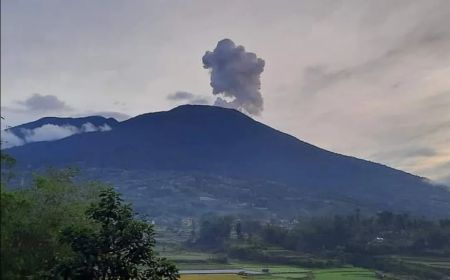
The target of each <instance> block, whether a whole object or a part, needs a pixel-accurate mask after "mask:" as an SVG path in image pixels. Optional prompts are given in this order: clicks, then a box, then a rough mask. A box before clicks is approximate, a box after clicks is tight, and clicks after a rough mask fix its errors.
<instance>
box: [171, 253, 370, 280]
mask: <svg viewBox="0 0 450 280" xmlns="http://www.w3.org/2000/svg"><path fill="white" fill-rule="evenodd" d="M165 256H166V257H168V258H169V259H172V260H174V261H175V262H176V264H177V267H178V268H179V269H180V270H181V271H182V272H183V273H186V270H191V272H190V273H189V274H182V275H181V279H182V280H194V279H198V280H225V279H230V280H238V279H254V280H294V279H303V280H308V279H316V280H371V279H377V278H376V276H375V273H374V272H373V271H370V270H367V269H363V268H357V267H351V266H348V267H341V268H325V269H308V268H302V267H298V266H294V265H278V264H261V263H247V262H241V261H236V260H231V261H229V262H227V263H217V262H216V260H217V258H218V257H217V256H215V255H213V254H204V253H195V252H177V253H175V252H174V253H171V254H167V255H165ZM192 270H205V271H206V270H224V273H217V271H213V272H214V274H212V273H211V274H203V273H198V274H193V273H192ZM230 270H235V271H234V273H230ZM205 271H203V272H205ZM239 271H249V272H256V273H261V274H260V275H238V273H237V272H239ZM263 271H268V273H262V272H263Z"/></svg>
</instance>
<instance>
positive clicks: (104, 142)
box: [8, 105, 450, 215]
mask: <svg viewBox="0 0 450 280" xmlns="http://www.w3.org/2000/svg"><path fill="white" fill-rule="evenodd" d="M8 152H9V153H10V154H12V155H13V156H14V157H16V158H17V159H18V162H19V163H22V164H23V165H24V166H25V165H27V166H29V167H32V168H35V167H42V166H44V165H55V166H66V165H77V166H80V167H82V168H99V167H100V168H114V169H122V170H125V169H126V170H144V171H145V172H144V173H149V172H150V173H151V172H164V171H175V172H184V173H186V172H187V173H195V172H197V173H203V174H213V175H217V176H225V177H230V178H239V179H243V180H265V181H273V182H279V183H281V184H284V185H287V186H292V187H294V188H296V189H298V190H302V191H303V192H307V193H315V194H316V195H319V196H320V195H321V196H326V197H331V198H332V197H333V196H344V197H347V198H351V199H354V200H357V201H359V202H360V203H361V204H364V203H368V204H371V205H379V206H375V208H376V207H378V208H380V209H381V208H382V206H381V205H385V206H386V205H387V206H389V205H390V206H391V207H392V208H400V209H402V205H403V206H405V207H404V209H407V208H408V207H406V206H407V205H408V204H410V203H416V205H418V206H417V207H418V208H417V209H420V208H421V209H425V208H430V209H431V210H427V211H431V212H433V213H435V214H437V215H441V214H442V213H450V193H449V192H448V191H446V190H444V189H443V188H438V187H433V186H431V185H430V184H428V183H426V182H425V181H424V180H423V178H420V177H417V176H414V175H411V174H408V173H405V172H403V171H399V170H396V169H392V168H389V167H387V166H384V165H380V164H377V163H372V162H368V161H364V160H360V159H356V158H353V157H348V156H343V155H339V154H336V153H332V152H329V151H326V150H323V149H320V148H318V147H315V146H313V145H310V144H308V143H305V142H302V141H300V140H298V139H296V138H294V137H292V136H290V135H287V134H284V133H281V132H279V131H277V130H274V129H272V128H270V127H268V126H266V125H264V124H261V123H259V122H256V121H254V120H252V119H251V118H249V117H247V116H245V115H244V114H242V113H240V112H238V111H235V110H231V109H224V108H219V107H211V106H198V105H195V106H194V105H185V106H180V107H177V108H175V109H172V110H170V111H167V112H158V113H149V114H144V115H141V116H137V117H135V118H132V119H129V120H127V121H124V122H121V123H119V124H117V125H116V126H115V128H114V129H113V130H111V131H105V132H93V133H87V134H78V135H74V136H71V137H68V138H65V139H61V140H58V141H53V142H40V143H31V144H28V145H26V146H22V147H15V148H11V149H9V150H8ZM144 173H143V174H144ZM383 207H384V206H383ZM408 209H409V208H408ZM446 211H448V212H446Z"/></svg>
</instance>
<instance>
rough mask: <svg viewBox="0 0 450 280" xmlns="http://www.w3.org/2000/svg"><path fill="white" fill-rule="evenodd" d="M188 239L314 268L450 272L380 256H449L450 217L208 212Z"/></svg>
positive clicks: (233, 253)
mask: <svg viewBox="0 0 450 280" xmlns="http://www.w3.org/2000/svg"><path fill="white" fill-rule="evenodd" d="M187 244H188V246H193V247H197V248H201V249H207V250H211V251H217V252H224V253H226V254H227V255H228V256H229V257H232V258H239V259H245V260H251V261H266V262H272V263H273V262H280V263H289V262H291V263H293V264H297V265H302V266H316V267H324V266H337V265H342V264H353V265H356V266H362V267H369V268H374V269H379V270H384V271H393V272H400V273H413V274H422V276H423V277H424V278H423V279H441V278H439V277H442V275H445V274H446V273H450V269H449V270H446V271H437V272H436V271H432V270H428V269H427V268H421V267H420V266H415V267H414V268H410V267H406V266H404V265H403V264H401V263H397V262H395V261H394V259H392V258H383V257H380V256H390V255H409V256H438V257H450V219H442V220H428V219H425V218H418V217H411V216H409V215H408V214H395V213H392V212H388V211H383V212H379V213H378V214H376V215H374V216H362V215H361V214H360V212H359V211H358V210H356V211H355V212H354V213H353V214H350V215H347V216H340V215H336V216H333V217H315V218H306V219H299V220H298V222H297V223H295V225H292V226H290V227H286V226H281V225H277V224H273V223H266V222H259V221H255V220H246V219H237V218H234V217H232V216H207V217H204V218H203V219H201V220H200V228H199V231H198V233H196V234H195V235H193V238H192V240H190V241H189V242H188V243H187ZM270 247H279V248H283V249H286V250H290V251H293V252H298V253H299V254H302V255H305V256H310V257H308V258H292V257H286V258H283V257H282V256H280V255H274V254H273V253H272V252H271V251H268V250H266V249H267V248H270ZM324 260H326V261H324ZM408 270H410V271H408ZM420 279H422V278H420Z"/></svg>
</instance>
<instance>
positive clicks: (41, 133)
mask: <svg viewBox="0 0 450 280" xmlns="http://www.w3.org/2000/svg"><path fill="white" fill-rule="evenodd" d="M109 130H111V127H110V126H109V125H108V124H106V123H105V124H103V125H100V126H95V125H94V124H92V123H90V122H87V123H84V124H83V125H82V126H81V127H76V126H73V125H62V126H59V125H54V124H44V125H42V126H40V127H37V128H34V129H25V128H23V129H21V133H22V135H23V137H19V136H17V135H15V134H14V133H13V132H12V131H11V130H9V129H6V130H3V131H2V135H1V136H2V137H1V138H2V140H1V141H2V149H7V148H11V147H15V146H22V145H25V144H28V143H33V142H41V141H55V140H59V139H63V138H66V137H69V136H72V135H74V134H80V133H87V132H96V131H109Z"/></svg>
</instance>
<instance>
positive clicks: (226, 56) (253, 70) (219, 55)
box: [202, 39, 265, 115]
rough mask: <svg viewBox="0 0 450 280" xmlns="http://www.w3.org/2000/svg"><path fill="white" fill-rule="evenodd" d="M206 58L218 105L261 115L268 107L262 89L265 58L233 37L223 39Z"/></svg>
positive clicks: (204, 64)
mask: <svg viewBox="0 0 450 280" xmlns="http://www.w3.org/2000/svg"><path fill="white" fill-rule="evenodd" d="M202 61H203V67H204V68H205V69H209V70H210V73H211V83H210V84H211V87H212V88H213V92H212V93H213V94H214V95H217V96H218V97H217V99H216V101H215V105H217V106H222V107H229V108H235V109H238V110H245V111H246V112H248V113H249V114H252V115H260V114H261V112H262V111H263V109H264V101H263V97H262V94H261V91H260V89H261V73H262V72H263V71H264V65H265V62H264V60H263V59H261V58H258V57H257V56H256V54H254V53H252V52H247V51H246V50H245V48H244V47H243V46H237V45H236V44H235V43H234V42H233V41H232V40H230V39H223V40H221V41H219V42H218V43H217V46H216V48H215V49H214V50H213V51H212V52H211V51H207V52H206V53H205V55H204V56H203V58H202Z"/></svg>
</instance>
